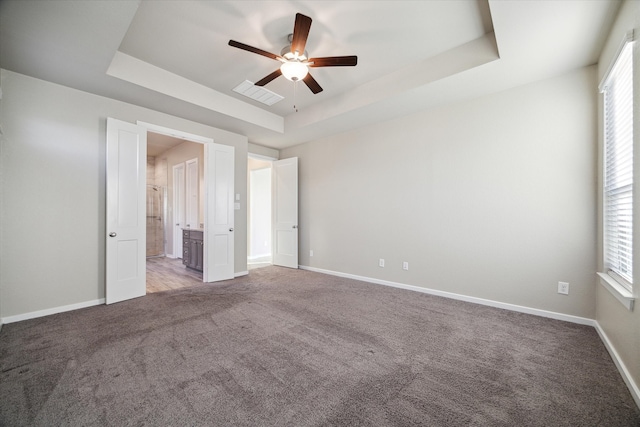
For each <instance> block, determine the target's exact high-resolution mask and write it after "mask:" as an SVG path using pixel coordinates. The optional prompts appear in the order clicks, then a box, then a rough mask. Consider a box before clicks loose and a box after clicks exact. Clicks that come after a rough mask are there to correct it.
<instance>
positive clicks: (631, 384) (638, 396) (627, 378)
mask: <svg viewBox="0 0 640 427" xmlns="http://www.w3.org/2000/svg"><path fill="white" fill-rule="evenodd" d="M595 323H596V324H595V328H596V331H597V332H598V335H600V339H601V340H602V342H603V343H604V346H605V347H606V349H607V351H608V352H609V355H611V358H612V359H613V363H615V365H616V368H618V372H620V375H621V376H622V379H623V380H624V383H625V384H626V385H627V388H628V389H629V391H630V392H631V397H633V400H635V402H636V405H638V408H640V388H639V387H638V384H636V383H635V381H634V380H633V377H631V373H629V370H628V369H627V367H626V365H625V364H624V362H623V361H622V359H621V358H620V355H619V354H618V352H617V351H616V349H615V347H614V346H613V344H612V343H611V341H610V340H609V337H608V336H607V334H606V333H605V332H604V329H602V327H601V326H600V323H598V322H595Z"/></svg>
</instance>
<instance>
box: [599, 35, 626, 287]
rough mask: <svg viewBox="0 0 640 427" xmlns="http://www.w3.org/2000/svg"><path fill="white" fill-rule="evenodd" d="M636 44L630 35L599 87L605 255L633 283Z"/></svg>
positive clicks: (611, 268)
mask: <svg viewBox="0 0 640 427" xmlns="http://www.w3.org/2000/svg"><path fill="white" fill-rule="evenodd" d="M632 48H633V43H632V33H630V34H629V35H628V36H627V40H626V41H625V43H624V45H623V47H622V49H621V51H620V53H619V55H618V56H617V58H616V59H615V61H614V63H613V65H612V67H611V68H610V69H609V71H608V72H607V74H606V75H605V78H604V80H603V82H602V84H601V86H600V89H601V91H602V92H603V94H604V191H603V202H604V256H605V267H606V269H607V273H608V274H609V276H611V277H613V278H614V279H615V281H616V282H618V283H619V284H620V285H622V286H623V287H624V288H625V289H626V290H628V291H631V290H632V284H633V260H632V256H633V193H634V191H633V51H632Z"/></svg>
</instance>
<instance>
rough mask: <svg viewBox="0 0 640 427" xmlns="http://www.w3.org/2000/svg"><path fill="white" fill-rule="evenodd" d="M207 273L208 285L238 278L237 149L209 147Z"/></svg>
mask: <svg viewBox="0 0 640 427" xmlns="http://www.w3.org/2000/svg"><path fill="white" fill-rule="evenodd" d="M204 155H205V164H204V179H205V183H206V184H205V203H206V213H205V216H206V219H205V222H204V260H205V262H204V274H203V280H204V281H205V282H215V281H219V280H228V279H233V277H234V250H235V245H234V232H233V227H234V200H233V194H234V191H235V187H234V181H235V180H234V173H235V172H234V169H235V168H234V165H235V149H234V147H231V146H228V145H220V144H215V143H208V144H205V148H204Z"/></svg>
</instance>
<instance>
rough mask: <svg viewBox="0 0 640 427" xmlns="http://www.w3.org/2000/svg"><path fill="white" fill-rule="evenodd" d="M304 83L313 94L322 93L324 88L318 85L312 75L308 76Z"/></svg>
mask: <svg viewBox="0 0 640 427" xmlns="http://www.w3.org/2000/svg"><path fill="white" fill-rule="evenodd" d="M302 81H303V82H304V84H306V85H307V87H308V88H309V89H311V92H313V93H320V92H322V87H321V86H320V85H319V84H318V82H317V81H316V79H314V78H313V77H311V74H307V75H306V77H305V78H304V79H302Z"/></svg>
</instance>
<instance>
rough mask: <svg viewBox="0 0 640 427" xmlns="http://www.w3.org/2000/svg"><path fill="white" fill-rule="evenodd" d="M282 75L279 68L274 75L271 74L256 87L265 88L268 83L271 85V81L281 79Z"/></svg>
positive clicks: (257, 83)
mask: <svg viewBox="0 0 640 427" xmlns="http://www.w3.org/2000/svg"><path fill="white" fill-rule="evenodd" d="M281 75H282V71H280V68H278V69H277V70H275V71H274V72H273V73H271V74H269V75H268V76H267V77H265V78H263V79H262V80H259V81H258V82H256V83H255V85H256V86H264V85H266V84H267V83H269V82H270V81H271V80H274V79H276V78H277V77H280V76H281Z"/></svg>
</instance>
